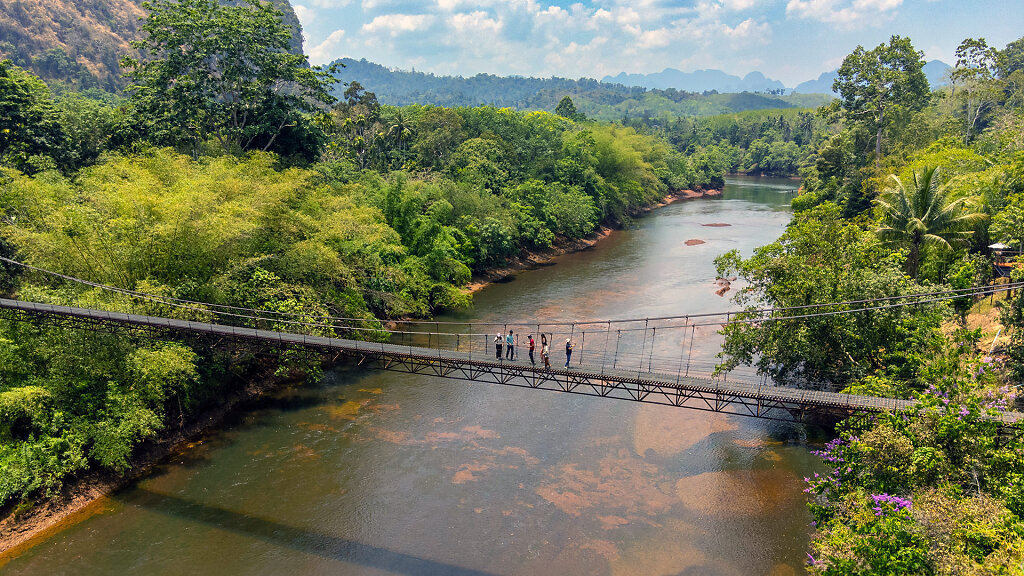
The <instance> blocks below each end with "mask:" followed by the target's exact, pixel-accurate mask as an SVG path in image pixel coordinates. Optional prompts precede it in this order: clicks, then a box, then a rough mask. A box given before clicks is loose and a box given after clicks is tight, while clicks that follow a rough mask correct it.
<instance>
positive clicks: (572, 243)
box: [463, 189, 722, 294]
mask: <svg viewBox="0 0 1024 576" xmlns="http://www.w3.org/2000/svg"><path fill="white" fill-rule="evenodd" d="M721 194H722V191H721V190H715V189H712V190H678V191H675V192H673V193H671V194H669V195H667V196H665V197H664V198H662V199H661V201H660V202H658V203H656V204H651V205H650V206H646V207H644V208H641V209H640V210H637V211H636V212H634V213H633V214H632V215H633V216H642V215H644V214H647V213H648V212H650V211H652V210H655V209H657V208H662V207H664V206H668V205H669V204H672V203H675V202H679V201H682V200H696V199H698V198H713V197H716V196H720V195H721ZM615 230H616V228H611V227H608V226H601V227H600V228H598V229H597V230H596V231H595V232H593V233H592V234H591V235H590V236H587V237H586V238H564V237H556V238H555V242H554V244H552V246H551V247H550V248H546V249H544V250H532V251H529V252H526V253H525V254H524V255H523V256H522V257H517V258H513V259H512V260H510V261H509V263H508V265H506V266H503V267H501V268H492V269H490V270H487V271H485V272H482V273H480V274H477V275H474V276H473V279H472V280H470V282H469V284H467V285H466V286H465V288H463V291H464V292H465V293H467V294H473V293H474V292H479V291H480V290H482V289H484V288H486V287H487V286H490V285H491V284H493V283H495V282H502V281H505V280H508V279H509V278H511V277H512V276H515V275H516V273H518V272H521V271H523V270H530V269H533V268H537V267H540V266H545V265H547V264H550V263H551V261H552V260H554V259H555V258H557V257H559V256H563V255H565V254H572V253H575V252H581V251H583V250H587V249H589V248H592V247H593V246H594V245H596V244H597V243H598V242H600V241H601V240H604V239H605V238H608V237H609V236H611V235H612V234H614V233H615Z"/></svg>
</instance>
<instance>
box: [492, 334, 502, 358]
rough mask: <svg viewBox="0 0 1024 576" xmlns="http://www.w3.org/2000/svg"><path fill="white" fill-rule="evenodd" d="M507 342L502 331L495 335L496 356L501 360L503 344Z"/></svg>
mask: <svg viewBox="0 0 1024 576" xmlns="http://www.w3.org/2000/svg"><path fill="white" fill-rule="evenodd" d="M504 343H505V339H504V338H502V337H501V332H498V333H497V334H495V335H494V357H495V358H497V359H498V360H501V345H502V344H504Z"/></svg>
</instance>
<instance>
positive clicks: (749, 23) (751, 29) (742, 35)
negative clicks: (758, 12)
mask: <svg viewBox="0 0 1024 576" xmlns="http://www.w3.org/2000/svg"><path fill="white" fill-rule="evenodd" d="M770 32H771V26H769V25H768V23H767V22H760V23H759V22H755V21H754V20H753V19H752V18H747V19H746V20H744V21H743V22H740V23H739V24H737V25H736V26H735V27H733V28H730V27H728V26H723V27H722V33H723V34H725V35H726V36H728V37H729V38H732V39H733V40H741V39H742V40H759V39H764V38H765V37H766V36H767V35H768V34H769V33H770Z"/></svg>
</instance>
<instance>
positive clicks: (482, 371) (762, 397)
mask: <svg viewBox="0 0 1024 576" xmlns="http://www.w3.org/2000/svg"><path fill="white" fill-rule="evenodd" d="M0 309H7V310H12V311H15V312H17V313H21V314H27V315H31V316H47V317H64V318H77V319H82V320H87V321H91V322H94V323H101V324H116V325H127V326H138V327H145V328H150V329H158V330H172V331H176V332H186V333H193V334H206V335H212V336H221V337H226V338H232V339H245V340H253V341H259V342H264V343H270V344H278V345H282V346H296V347H303V348H313V349H320V350H330V351H337V352H342V353H345V354H348V355H354V356H356V357H358V358H359V359H360V361H361V362H363V363H369V364H373V365H375V367H377V368H382V369H387V370H400V371H404V372H412V373H422V374H432V375H436V376H442V377H450V378H458V379H464V380H474V381H486V382H492V383H498V384H507V385H513V386H524V387H532V388H544V389H553V390H561V391H563V392H574V393H578V394H587V395H594V396H605V397H617V398H621V399H626V400H635V401H639V402H651V403H658V404H669V405H675V406H688V407H691V408H697V409H701V410H711V411H719V412H729V411H730V410H727V409H726V407H727V406H734V407H735V406H738V407H740V408H741V409H740V410H732V412H733V413H739V414H744V415H748V416H757V417H764V418H776V419H785V420H803V419H804V415H805V414H808V413H814V412H821V413H825V414H829V415H832V416H836V417H846V416H853V415H858V414H860V415H865V414H872V413H880V412H884V411H889V410H905V409H908V408H911V407H912V406H913V405H914V404H915V403H916V402H915V401H913V400H901V399H895V398H879V397H873V396H858V395H852V394H843V393H837V392H825V391H818V390H805V389H797V388H788V387H781V386H774V385H771V384H765V383H754V382H742V381H741V382H736V381H733V382H729V381H727V380H725V379H713V378H703V377H693V376H681V375H679V374H662V373H658V372H657V371H651V372H648V371H637V370H623V369H608V368H605V367H602V366H594V365H588V364H582V365H578V366H576V365H574V367H573V368H570V369H562V368H557V369H551V370H545V369H544V368H543V367H534V366H532V365H531V364H530V363H528V362H523V361H504V360H498V359H496V358H494V357H487V356H485V357H481V356H482V355H481V354H479V353H477V354H474V353H473V352H464V351H453V350H443V349H435V348H426V347H418V346H409V345H401V344H391V343H375V342H365V341H360V340H348V339H342V338H329V337H324V336H311V335H306V334H298V333H290V332H277V331H271V330H261V329H256V328H246V327H238V326H229V325H223V324H211V323H206V322H194V321H190V320H178V319H172V318H164V317H159V316H145V315H138V314H127V313H123V312H108V311H104V310H93V309H88V308H76V307H70V306H58V305H51V304H42V303H36V302H25V301H21V300H10V299H2V298H0ZM694 403H696V405H695V404H694ZM780 415H781V416H784V417H781V418H780ZM1020 416H1021V415H1020V414H1017V413H1007V414H1005V415H1004V416H1003V417H1002V418H1000V420H1002V421H1003V422H1004V423H1007V424H1009V423H1013V422H1016V421H1017V419H1018V418H1019V417H1020Z"/></svg>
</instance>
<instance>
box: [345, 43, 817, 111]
mask: <svg viewBox="0 0 1024 576" xmlns="http://www.w3.org/2000/svg"><path fill="white" fill-rule="evenodd" d="M339 62H341V63H342V64H344V65H345V68H343V69H341V70H340V71H339V72H338V76H339V78H341V80H342V81H344V82H346V83H348V82H352V81H356V82H359V84H361V85H362V86H363V87H364V88H366V89H367V90H369V91H371V92H373V93H374V94H376V95H377V98H378V99H379V100H380V101H381V102H383V103H386V104H391V105H393V106H405V105H408V104H434V105H438V106H478V105H493V106H497V107H509V108H514V109H517V110H548V111H550V110H554V109H555V107H556V106H557V105H558V102H559V101H560V100H561V99H562V98H563V97H564V96H571V97H572V99H573V101H574V103H575V104H576V108H577V109H578V110H579V111H580V112H582V113H583V114H585V115H586V116H588V117H590V118H595V119H598V120H609V121H610V120H621V119H622V118H624V117H640V116H653V117H657V116H706V115H713V114H727V113H731V112H742V111H746V110H765V109H775V108H792V107H794V106H817V105H818V104H821V103H823V102H825V101H826V99H827V97H826V96H820V97H811V98H810V99H809V100H808V96H807V95H804V96H802V97H801V98H802V99H800V100H794V99H792V98H791V97H785V96H782V97H780V96H769V95H765V94H754V93H749V92H742V93H739V94H717V93H694V92H683V91H679V90H675V89H668V90H648V89H646V88H640V87H628V86H623V85H621V84H608V83H604V82H598V81H597V80H594V79H590V78H581V79H579V80H570V79H567V78H557V77H553V78H525V77H521V76H494V75H492V74H477V75H476V76H471V77H469V78H464V77H462V76H435V75H433V74H428V73H423V72H416V71H415V70H414V71H401V70H391V69H389V68H385V67H384V66H381V65H380V64H375V63H373V62H369V61H367V60H365V59H362V60H354V59H352V58H344V59H342V60H340V61H339ZM344 90H345V88H344V87H343V86H340V87H339V88H338V91H339V92H341V91H344Z"/></svg>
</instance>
